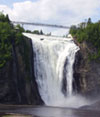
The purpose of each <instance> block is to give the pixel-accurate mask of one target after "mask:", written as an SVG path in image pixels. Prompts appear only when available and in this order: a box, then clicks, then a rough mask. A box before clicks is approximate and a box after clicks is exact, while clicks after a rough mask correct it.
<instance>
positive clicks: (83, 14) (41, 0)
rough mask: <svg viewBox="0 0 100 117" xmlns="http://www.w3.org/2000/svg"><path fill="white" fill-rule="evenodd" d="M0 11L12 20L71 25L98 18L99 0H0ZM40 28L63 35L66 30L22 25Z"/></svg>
mask: <svg viewBox="0 0 100 117" xmlns="http://www.w3.org/2000/svg"><path fill="white" fill-rule="evenodd" d="M0 11H1V12H3V13H4V14H8V15H9V17H10V20H12V21H26V22H39V23H48V24H58V25H64V26H71V25H75V24H79V23H80V22H82V21H85V20H86V19H88V18H89V17H91V18H92V20H93V21H94V22H95V21H98V20H100V0H0ZM24 27H25V28H27V29H31V30H34V29H39V30H40V29H42V30H43V31H44V32H46V33H49V32H51V33H52V34H55V35H65V34H66V33H68V30H65V29H56V28H44V27H35V26H24Z"/></svg>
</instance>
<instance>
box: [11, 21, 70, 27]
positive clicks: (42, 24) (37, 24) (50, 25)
mask: <svg viewBox="0 0 100 117" xmlns="http://www.w3.org/2000/svg"><path fill="white" fill-rule="evenodd" d="M11 22H12V23H13V24H21V25H22V26H23V25H34V26H43V27H52V28H62V29H70V27H68V26H62V25H56V24H55V25H54V24H44V23H34V22H33V23H29V22H19V21H11Z"/></svg>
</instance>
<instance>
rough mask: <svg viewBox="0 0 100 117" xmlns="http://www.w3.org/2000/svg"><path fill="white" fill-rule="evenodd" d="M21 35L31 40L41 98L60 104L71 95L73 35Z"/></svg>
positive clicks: (56, 104) (73, 58)
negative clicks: (67, 36) (69, 36)
mask: <svg viewBox="0 0 100 117" xmlns="http://www.w3.org/2000/svg"><path fill="white" fill-rule="evenodd" d="M24 35H25V36H27V37H29V38H31V39H32V43H33V52H34V73H35V77H36V82H37V84H38V88H39V93H40V95H41V98H42V99H43V101H44V102H45V104H46V105H49V106H63V105H64V104H65V103H66V101H67V99H68V97H71V96H72V95H73V64H74V60H75V53H76V52H77V51H78V50H79V47H78V46H77V45H76V44H75V43H74V42H73V39H72V38H61V37H53V36H43V35H42V36H39V35H33V34H29V33H24Z"/></svg>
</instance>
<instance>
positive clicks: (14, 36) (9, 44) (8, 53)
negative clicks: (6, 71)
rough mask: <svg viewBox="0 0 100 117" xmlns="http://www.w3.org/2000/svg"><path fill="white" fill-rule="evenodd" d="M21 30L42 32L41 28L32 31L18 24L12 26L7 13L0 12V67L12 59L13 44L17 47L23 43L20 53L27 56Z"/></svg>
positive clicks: (34, 32)
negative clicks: (22, 51) (22, 49)
mask: <svg viewBox="0 0 100 117" xmlns="http://www.w3.org/2000/svg"><path fill="white" fill-rule="evenodd" d="M22 32H30V33H33V34H43V32H42V30H41V31H38V30H35V31H33V32H32V31H29V30H25V29H24V28H22V27H21V26H20V25H17V26H14V25H13V24H12V23H11V21H10V19H9V16H8V15H4V14H3V13H0V68H2V67H4V66H5V64H6V63H7V61H9V60H11V59H12V51H13V46H19V48H21V47H22V45H23V48H24V53H22V54H23V55H24V56H27V55H26V53H28V52H26V51H28V46H27V43H26V42H25V40H24V36H23V35H22ZM20 50H21V49H20ZM25 58H26V57H25ZM26 62H27V61H26Z"/></svg>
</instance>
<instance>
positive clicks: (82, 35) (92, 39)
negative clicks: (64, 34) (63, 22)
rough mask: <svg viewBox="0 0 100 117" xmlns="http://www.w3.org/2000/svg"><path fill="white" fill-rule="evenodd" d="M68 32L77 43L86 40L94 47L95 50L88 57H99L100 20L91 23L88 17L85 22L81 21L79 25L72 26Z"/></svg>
mask: <svg viewBox="0 0 100 117" xmlns="http://www.w3.org/2000/svg"><path fill="white" fill-rule="evenodd" d="M69 32H70V34H72V36H73V37H75V38H76V39H77V41H78V42H79V43H82V42H83V41H86V42H87V43H91V44H92V46H93V47H94V48H96V50H97V52H96V53H95V52H94V53H92V54H90V55H89V58H90V59H94V60H96V59H99V58H100V22H96V23H92V21H91V19H90V18H89V19H88V21H87V22H83V23H81V24H80V25H79V26H72V27H71V28H70V31H69Z"/></svg>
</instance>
